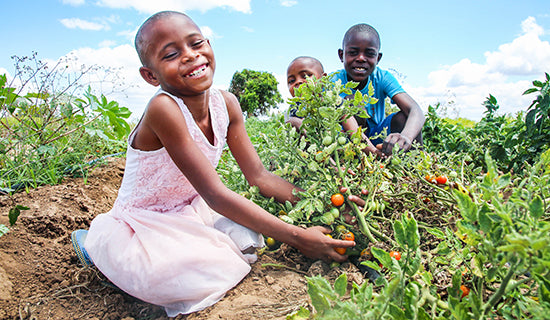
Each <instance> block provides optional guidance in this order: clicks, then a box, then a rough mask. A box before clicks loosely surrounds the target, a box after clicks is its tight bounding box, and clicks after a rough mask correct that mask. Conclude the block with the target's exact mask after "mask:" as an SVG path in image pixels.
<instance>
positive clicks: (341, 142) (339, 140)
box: [338, 136, 348, 146]
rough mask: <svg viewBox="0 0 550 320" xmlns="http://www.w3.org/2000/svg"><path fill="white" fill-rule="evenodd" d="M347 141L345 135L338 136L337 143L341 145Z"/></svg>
mask: <svg viewBox="0 0 550 320" xmlns="http://www.w3.org/2000/svg"><path fill="white" fill-rule="evenodd" d="M347 142H348V139H346V137H344V136H339V137H338V144H339V145H341V146H343V145H345V144H346V143H347Z"/></svg>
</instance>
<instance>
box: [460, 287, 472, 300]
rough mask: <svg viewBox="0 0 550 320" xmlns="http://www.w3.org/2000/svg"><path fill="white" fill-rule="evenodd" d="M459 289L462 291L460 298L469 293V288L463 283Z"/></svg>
mask: <svg viewBox="0 0 550 320" xmlns="http://www.w3.org/2000/svg"><path fill="white" fill-rule="evenodd" d="M460 290H461V291H462V296H461V298H464V297H465V296H467V295H469V294H470V288H468V287H466V286H465V285H461V286H460Z"/></svg>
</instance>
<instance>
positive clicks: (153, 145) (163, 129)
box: [84, 12, 355, 316]
mask: <svg viewBox="0 0 550 320" xmlns="http://www.w3.org/2000/svg"><path fill="white" fill-rule="evenodd" d="M136 50H137V52H138V54H139V57H140V59H141V62H142V64H143V66H142V67H141V68H140V73H141V76H142V77H143V79H145V81H147V82H148V83H150V84H151V85H153V86H160V89H159V91H158V92H157V94H156V95H155V96H153V98H152V99H151V100H150V101H149V104H148V106H147V108H146V110H145V112H144V114H143V117H142V118H141V120H140V122H139V124H138V125H137V126H136V128H135V129H134V131H133V132H132V133H131V134H130V137H129V139H128V141H129V146H128V151H127V158H126V169H125V172H124V178H123V180H122V185H121V187H120V190H119V194H118V198H117V200H116V202H115V204H114V206H113V208H112V210H111V211H109V212H108V213H105V214H100V215H98V216H97V217H96V218H95V219H94V220H93V221H92V223H91V226H90V230H89V232H88V234H87V237H86V239H85V243H84V247H85V250H86V251H87V253H88V254H89V257H90V258H91V260H92V261H93V263H94V264H95V266H97V268H98V269H99V270H100V271H101V272H102V273H103V274H104V275H105V276H106V277H107V278H109V279H110V280H111V281H112V282H113V283H114V284H115V285H116V286H118V287H119V288H120V289H122V290H124V291H126V292H127V293H129V294H131V295H133V296H135V297H137V298H139V299H141V300H144V301H147V302H150V303H153V304H157V305H161V306H164V307H165V309H166V312H167V314H168V316H175V315H177V314H178V313H191V312H194V311H198V310H201V309H203V308H205V307H208V306H210V305H212V304H214V303H216V302H217V301H218V300H220V299H221V298H222V297H223V295H224V294H225V292H227V291H228V290H229V289H231V288H232V287H233V286H235V285H236V284H237V283H239V281H241V280H242V278H244V277H245V276H246V275H247V274H248V272H249V271H250V266H249V263H251V262H253V261H254V260H255V257H256V256H255V255H254V254H253V252H254V249H255V248H257V247H261V246H263V237H262V236H261V234H264V235H266V236H270V237H273V238H275V239H277V240H279V241H282V242H285V243H287V244H289V245H291V246H294V247H295V248H297V249H298V250H300V251H301V252H302V253H303V254H304V255H306V256H308V257H310V258H320V259H324V260H327V261H328V260H335V261H344V260H345V259H346V257H345V256H341V255H339V254H338V253H337V252H336V251H334V248H335V247H351V246H353V245H355V243H354V242H353V241H343V240H335V239H331V238H330V237H327V236H326V235H325V233H328V232H330V230H329V229H326V228H323V227H312V228H309V229H303V228H300V227H297V226H293V225H290V224H287V223H284V222H283V221H282V220H280V219H278V218H277V217H275V216H273V215H271V214H270V213H268V212H266V211H265V210H263V209H262V208H260V207H259V206H257V205H256V204H254V203H253V202H251V201H249V200H247V199H246V198H244V197H242V196H240V195H238V194H237V193H235V192H233V191H231V190H229V189H228V188H227V187H226V186H225V185H224V184H223V183H222V181H221V180H220V178H219V176H218V175H217V173H216V170H215V167H216V166H217V164H218V161H219V159H220V155H221V153H222V149H223V147H224V145H225V144H226V143H227V145H228V146H229V148H230V150H231V152H232V154H233V156H234V157H235V159H236V160H237V162H238V164H239V166H240V168H241V170H242V172H243V174H244V175H245V177H246V179H247V181H248V182H249V183H250V184H251V185H256V186H258V187H259V188H260V190H261V192H262V194H263V195H265V196H267V197H275V199H277V200H278V201H285V200H289V201H296V200H297V199H296V196H294V195H293V192H292V191H293V190H294V189H295V187H294V186H293V185H291V184H290V183H288V182H287V181H285V180H283V179H282V178H280V177H278V176H276V175H274V174H272V173H270V172H268V171H267V170H266V169H265V168H264V166H263V164H262V162H261V161H260V158H259V157H258V155H257V153H256V151H255V149H254V148H253V146H252V143H251V142H250V140H249V138H248V135H247V133H246V130H245V126H244V121H243V116H242V113H241V108H240V107H239V103H238V101H237V99H236V98H235V96H233V95H232V94H230V93H228V92H226V91H221V90H216V89H213V88H212V87H211V86H212V81H213V80H212V79H213V75H214V70H215V66H216V62H215V59H214V54H213V52H212V48H211V47H210V43H209V41H208V40H207V39H205V38H204V37H203V35H202V34H201V32H200V30H199V28H198V27H197V25H196V24H195V23H194V22H193V21H192V20H191V19H190V18H189V17H188V16H186V15H184V14H182V13H178V12H160V13H157V14H155V15H153V16H152V17H150V18H149V19H148V20H147V21H145V23H144V24H143V25H142V26H141V28H140V29H139V31H138V33H137V35H136ZM252 230H254V231H252Z"/></svg>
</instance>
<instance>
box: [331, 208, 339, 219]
mask: <svg viewBox="0 0 550 320" xmlns="http://www.w3.org/2000/svg"><path fill="white" fill-rule="evenodd" d="M330 214H332V216H333V217H334V219H336V218H338V217H339V216H340V210H338V208H332V209H330Z"/></svg>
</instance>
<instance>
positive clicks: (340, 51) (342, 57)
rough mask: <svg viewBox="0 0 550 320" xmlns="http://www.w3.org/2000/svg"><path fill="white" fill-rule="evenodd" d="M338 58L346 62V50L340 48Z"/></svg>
mask: <svg viewBox="0 0 550 320" xmlns="http://www.w3.org/2000/svg"><path fill="white" fill-rule="evenodd" d="M338 58H340V62H344V50H342V49H338Z"/></svg>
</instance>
